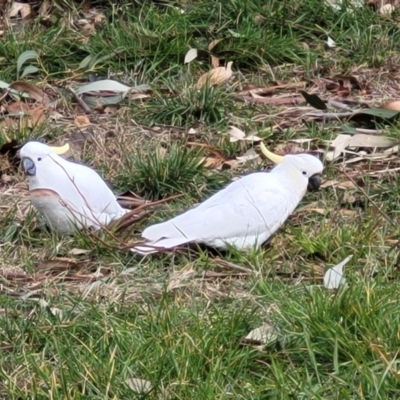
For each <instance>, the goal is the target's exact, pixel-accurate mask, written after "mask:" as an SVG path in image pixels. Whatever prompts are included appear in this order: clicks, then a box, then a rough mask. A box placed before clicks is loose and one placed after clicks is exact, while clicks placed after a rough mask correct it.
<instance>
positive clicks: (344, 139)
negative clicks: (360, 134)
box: [325, 135, 351, 161]
mask: <svg viewBox="0 0 400 400" xmlns="http://www.w3.org/2000/svg"><path fill="white" fill-rule="evenodd" d="M350 140H351V136H350V135H338V136H337V137H336V138H335V140H334V141H333V142H331V143H330V147H333V148H334V150H333V151H328V152H327V153H326V155H325V159H326V160H327V161H333V160H335V159H336V158H338V157H340V155H341V154H342V153H343V151H344V150H345V148H346V147H348V144H349V142H350Z"/></svg>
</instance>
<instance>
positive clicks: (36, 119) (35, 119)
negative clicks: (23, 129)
mask: <svg viewBox="0 0 400 400" xmlns="http://www.w3.org/2000/svg"><path fill="white" fill-rule="evenodd" d="M45 111H46V109H45V107H43V106H42V105H40V106H38V107H36V108H34V109H33V110H32V111H31V112H30V113H29V115H30V120H29V121H28V126H29V127H32V126H36V125H38V124H41V123H42V122H44V120H45V119H46V114H45Z"/></svg>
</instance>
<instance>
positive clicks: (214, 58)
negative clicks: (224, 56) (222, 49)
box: [211, 55, 219, 68]
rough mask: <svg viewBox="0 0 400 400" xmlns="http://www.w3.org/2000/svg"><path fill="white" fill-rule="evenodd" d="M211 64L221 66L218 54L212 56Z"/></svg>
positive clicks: (215, 66) (216, 66) (214, 66)
mask: <svg viewBox="0 0 400 400" xmlns="http://www.w3.org/2000/svg"><path fill="white" fill-rule="evenodd" d="M211 65H212V67H213V68H218V67H219V58H218V57H216V56H213V55H212V56H211Z"/></svg>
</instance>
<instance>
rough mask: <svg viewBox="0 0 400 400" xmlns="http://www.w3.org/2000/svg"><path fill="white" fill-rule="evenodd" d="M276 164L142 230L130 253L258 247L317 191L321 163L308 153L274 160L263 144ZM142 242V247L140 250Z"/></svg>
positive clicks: (266, 151)
mask: <svg viewBox="0 0 400 400" xmlns="http://www.w3.org/2000/svg"><path fill="white" fill-rule="evenodd" d="M261 150H262V152H263V153H264V155H265V156H266V157H268V158H269V159H270V160H271V161H273V162H275V163H276V164H277V166H276V167H275V168H274V169H273V170H272V171H271V172H269V173H267V172H256V173H252V174H250V175H247V176H244V177H243V178H241V179H239V180H237V181H235V182H233V183H231V184H229V185H228V186H227V187H226V188H225V189H223V190H221V191H219V192H218V193H216V194H214V195H213V196H211V197H210V198H209V199H207V200H206V201H205V202H203V203H201V204H200V205H198V206H197V207H195V208H193V209H190V210H189V211H186V212H185V213H183V214H181V215H178V216H177V217H175V218H172V219H170V220H168V221H166V222H162V223H160V224H156V225H152V226H149V227H148V228H146V229H145V230H144V231H143V233H142V237H143V238H144V239H145V242H144V243H142V245H140V244H138V245H137V246H135V247H134V248H133V249H132V251H134V252H136V253H139V254H149V253H154V252H157V251H161V250H165V249H171V248H173V247H176V246H179V245H182V244H184V243H190V242H195V243H202V244H205V245H208V246H211V247H216V248H219V249H226V248H227V247H228V246H234V247H236V248H238V249H248V248H258V247H260V246H261V244H262V243H264V242H265V241H266V240H267V239H268V238H269V237H270V236H271V235H272V234H273V233H275V232H276V231H277V229H278V228H279V227H280V226H281V225H282V224H283V223H284V222H285V221H286V219H287V218H288V217H289V215H290V214H291V213H292V212H293V211H294V209H295V208H296V207H297V205H298V204H299V202H300V200H301V199H302V198H303V196H304V195H305V194H306V192H307V189H309V190H317V189H318V188H319V185H320V183H321V174H322V170H323V165H322V163H321V161H320V160H319V159H318V158H316V157H314V156H312V155H309V154H296V155H286V156H283V157H282V156H278V155H275V154H273V153H271V152H270V151H268V150H267V149H266V147H265V146H264V145H263V144H261ZM143 244H144V245H145V246H143Z"/></svg>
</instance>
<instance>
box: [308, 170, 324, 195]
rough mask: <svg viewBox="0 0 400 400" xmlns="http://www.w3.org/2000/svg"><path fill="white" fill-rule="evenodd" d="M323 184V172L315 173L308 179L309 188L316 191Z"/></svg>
mask: <svg viewBox="0 0 400 400" xmlns="http://www.w3.org/2000/svg"><path fill="white" fill-rule="evenodd" d="M320 186H321V174H315V175H313V176H311V177H310V178H309V179H308V186H307V190H309V191H310V192H315V191H317V190H318V189H319V187H320Z"/></svg>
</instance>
